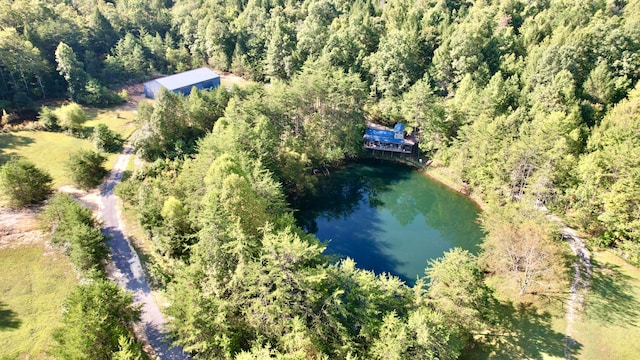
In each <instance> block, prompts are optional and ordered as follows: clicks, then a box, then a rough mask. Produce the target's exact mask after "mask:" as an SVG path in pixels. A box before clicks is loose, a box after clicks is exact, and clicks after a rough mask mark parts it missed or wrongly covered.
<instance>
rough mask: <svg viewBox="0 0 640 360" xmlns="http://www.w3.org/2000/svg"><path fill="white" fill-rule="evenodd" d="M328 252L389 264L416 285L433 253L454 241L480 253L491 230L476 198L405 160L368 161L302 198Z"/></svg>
mask: <svg viewBox="0 0 640 360" xmlns="http://www.w3.org/2000/svg"><path fill="white" fill-rule="evenodd" d="M295 207H296V208H297V210H298V211H296V218H297V220H298V222H299V224H300V225H301V226H302V227H303V228H304V229H305V230H306V231H308V232H310V233H313V234H315V235H316V236H317V237H318V238H319V239H320V240H322V241H323V242H328V247H327V250H326V252H327V253H329V254H334V255H337V256H339V257H350V258H352V259H354V260H355V261H356V263H357V264H358V266H359V267H360V268H363V269H367V270H373V271H375V272H376V273H378V274H379V273H382V272H388V273H391V274H393V275H396V276H398V277H400V278H401V279H402V280H404V281H405V282H407V284H409V285H413V284H414V283H415V281H416V278H417V277H418V276H423V275H424V269H425V268H426V267H427V262H428V260H430V259H435V258H438V257H441V256H442V255H443V254H444V252H446V251H448V250H449V249H451V248H454V247H461V248H463V249H466V250H469V251H470V252H472V253H477V251H478V244H479V243H480V241H481V239H482V237H483V233H482V231H481V229H480V226H479V225H478V224H477V217H478V214H479V211H480V210H479V209H478V207H477V206H476V205H475V204H474V203H473V202H472V201H471V200H469V199H468V198H466V197H464V196H462V195H460V194H458V193H457V192H455V191H452V190H450V189H449V188H447V187H446V186H444V185H442V184H440V183H438V182H436V181H434V180H432V179H430V178H429V177H427V176H426V175H424V174H422V173H420V172H418V171H416V170H414V169H412V168H410V167H407V166H404V165H399V164H394V163H388V162H380V161H362V162H358V163H354V164H349V165H347V166H345V167H343V168H341V169H340V170H338V171H335V172H332V173H331V175H330V176H327V177H324V178H322V179H321V180H320V184H319V185H318V186H317V191H316V192H315V193H314V194H312V195H308V196H306V197H304V198H301V199H298V201H297V202H296V204H295Z"/></svg>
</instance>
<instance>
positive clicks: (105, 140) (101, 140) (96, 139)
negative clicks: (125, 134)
mask: <svg viewBox="0 0 640 360" xmlns="http://www.w3.org/2000/svg"><path fill="white" fill-rule="evenodd" d="M123 143H124V140H122V137H120V134H118V133H117V132H115V131H113V130H111V129H109V127H108V126H107V125H105V124H98V125H96V127H95V128H94V129H93V144H94V145H95V147H96V149H98V151H104V152H108V153H117V152H119V151H120V149H122V144H123Z"/></svg>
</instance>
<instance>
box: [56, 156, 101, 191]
mask: <svg viewBox="0 0 640 360" xmlns="http://www.w3.org/2000/svg"><path fill="white" fill-rule="evenodd" d="M106 160H107V158H105V157H104V156H103V155H101V154H100V153H97V152H95V151H92V150H84V149H79V150H77V151H76V152H74V153H72V154H71V155H69V160H68V161H67V164H66V169H67V172H68V176H69V178H70V179H71V181H73V183H74V184H75V185H76V186H77V187H79V188H81V189H91V188H93V187H96V186H98V185H100V183H102V179H103V178H104V177H105V175H106V174H107V169H105V168H104V166H103V164H104V162H105V161H106Z"/></svg>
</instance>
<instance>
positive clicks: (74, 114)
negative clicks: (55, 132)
mask: <svg viewBox="0 0 640 360" xmlns="http://www.w3.org/2000/svg"><path fill="white" fill-rule="evenodd" d="M53 113H54V114H55V116H56V118H57V119H58V124H59V125H60V126H61V127H62V128H63V129H66V130H71V131H78V130H80V129H82V124H84V122H85V121H87V114H85V112H84V110H82V108H81V107H80V105H78V104H76V103H71V104H69V105H64V106H61V107H59V108H58V109H56V110H55V111H54V112H53Z"/></svg>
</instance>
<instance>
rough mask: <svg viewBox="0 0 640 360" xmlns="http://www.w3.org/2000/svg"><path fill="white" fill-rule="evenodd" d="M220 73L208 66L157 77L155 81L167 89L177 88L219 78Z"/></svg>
mask: <svg viewBox="0 0 640 360" xmlns="http://www.w3.org/2000/svg"><path fill="white" fill-rule="evenodd" d="M219 77H220V75H218V74H217V73H215V72H214V71H212V70H209V69H208V68H206V67H202V68H199V69H194V70H189V71H185V72H182V73H179V74H175V75H171V76H167V77H163V78H160V79H155V80H153V81H156V82H158V83H159V84H160V85H162V86H164V87H165V88H166V89H167V90H169V91H171V90H177V89H180V88H183V87H186V86H189V85H193V84H197V83H201V82H203V81H207V80H211V79H215V78H219Z"/></svg>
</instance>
